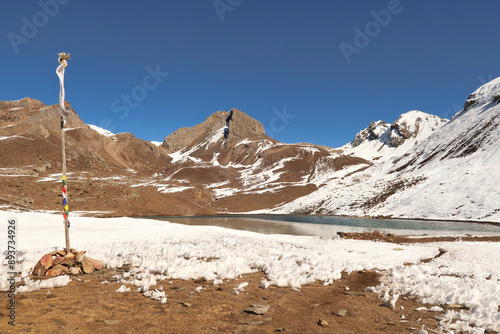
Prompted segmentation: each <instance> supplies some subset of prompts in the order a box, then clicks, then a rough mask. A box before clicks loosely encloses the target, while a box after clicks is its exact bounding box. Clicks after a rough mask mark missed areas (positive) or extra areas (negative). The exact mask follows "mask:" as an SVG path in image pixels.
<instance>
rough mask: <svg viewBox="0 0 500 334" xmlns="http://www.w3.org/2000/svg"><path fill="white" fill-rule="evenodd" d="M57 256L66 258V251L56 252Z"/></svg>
mask: <svg viewBox="0 0 500 334" xmlns="http://www.w3.org/2000/svg"><path fill="white" fill-rule="evenodd" d="M56 254H57V255H60V256H66V251H65V250H58V251H57V252H56Z"/></svg>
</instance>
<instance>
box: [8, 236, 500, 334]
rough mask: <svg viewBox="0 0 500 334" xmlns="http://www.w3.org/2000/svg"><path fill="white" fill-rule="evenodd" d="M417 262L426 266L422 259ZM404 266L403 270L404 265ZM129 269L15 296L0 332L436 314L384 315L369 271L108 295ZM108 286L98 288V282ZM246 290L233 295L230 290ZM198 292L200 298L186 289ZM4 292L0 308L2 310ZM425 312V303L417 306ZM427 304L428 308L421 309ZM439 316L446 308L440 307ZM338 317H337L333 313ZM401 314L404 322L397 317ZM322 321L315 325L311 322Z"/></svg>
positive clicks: (293, 324)
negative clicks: (262, 309) (296, 283)
mask: <svg viewBox="0 0 500 334" xmlns="http://www.w3.org/2000/svg"><path fill="white" fill-rule="evenodd" d="M343 237H348V238H355V239H365V240H383V241H389V242H395V243H407V242H432V241H456V240H455V239H453V238H451V237H450V238H448V237H446V238H441V237H439V238H432V237H422V238H413V237H412V238H407V237H405V236H394V235H388V236H387V235H384V234H381V233H380V235H379V234H378V233H346V234H345V235H343ZM463 240H467V241H496V242H498V241H500V237H493V238H491V237H467V238H463ZM425 261H427V262H428V261H432V259H426V260H425ZM409 265H411V264H409ZM127 270H129V268H119V269H113V270H108V269H104V270H101V271H97V272H94V273H93V274H85V275H79V276H73V277H72V282H70V283H69V285H68V286H66V287H61V288H57V289H51V290H50V294H48V290H41V291H38V292H32V293H24V294H20V295H17V296H16V315H17V316H16V327H15V328H14V327H12V326H10V325H8V321H9V319H8V318H7V316H6V312H5V311H4V310H5V308H3V310H2V311H1V313H0V333H278V332H284V333H368V334H369V333H414V332H416V331H417V330H418V329H420V328H421V325H422V324H425V325H426V328H427V329H435V328H436V325H437V323H438V320H437V319H436V318H437V317H439V315H440V313H439V312H430V311H416V310H415V309H416V308H418V307H421V306H423V305H422V304H420V303H419V301H418V300H415V299H408V298H406V297H403V298H400V299H399V300H398V302H397V307H396V309H394V310H391V309H389V308H387V307H384V306H381V300H380V299H379V298H378V295H377V294H375V293H371V292H367V291H366V290H365V289H366V288H367V287H370V286H376V285H378V277H379V276H378V274H377V273H376V272H374V271H362V272H354V273H350V274H347V273H343V274H342V279H340V280H338V281H335V282H334V283H333V284H332V285H329V286H323V285H322V284H320V283H318V282H317V283H314V284H312V285H310V286H303V287H302V289H301V290H300V291H295V290H292V289H290V288H279V287H269V288H268V289H266V290H264V289H261V288H259V284H260V281H261V280H262V279H263V278H264V277H265V274H264V273H263V272H257V273H255V274H251V275H244V276H242V277H240V278H239V279H238V280H225V281H224V282H225V284H224V285H222V286H214V285H213V284H212V283H213V282H212V281H203V280H201V279H200V280H187V281H183V280H173V281H168V280H166V281H162V282H160V283H159V285H158V286H156V287H155V288H159V286H160V285H161V286H162V287H163V289H164V290H165V291H166V294H167V303H166V304H160V303H159V302H158V301H153V300H151V299H148V298H145V297H144V296H142V294H141V293H139V292H129V293H116V292H115V290H116V289H118V288H119V287H120V284H119V283H117V282H116V279H114V278H113V276H114V275H120V274H122V273H123V272H125V271H127ZM105 280H107V281H109V282H111V283H109V284H101V283H102V282H103V281H105ZM242 282H248V283H249V284H248V286H247V287H246V288H245V289H244V291H243V292H240V294H239V295H234V294H233V288H235V287H236V286H237V285H238V284H240V283H242ZM199 286H203V287H204V289H203V290H201V293H196V292H194V290H195V289H196V288H197V287H199ZM8 301H9V300H8V298H7V294H6V293H2V294H1V295H0V304H1V305H5V306H7V305H8ZM251 304H259V305H269V306H270V308H269V310H268V311H267V313H266V314H265V315H252V314H248V313H245V312H244V310H245V309H246V308H247V307H249V305H251ZM424 306H425V305H424ZM427 306H429V305H427ZM442 307H443V308H444V309H445V310H446V309H449V307H447V306H444V305H442ZM342 309H344V310H346V311H347V313H346V314H345V316H339V315H337V314H336V313H338V312H339V311H340V310H342ZM403 315H404V318H402V316H403ZM320 319H321V320H323V321H326V323H327V325H326V326H320V325H319V324H318V322H319V320H320Z"/></svg>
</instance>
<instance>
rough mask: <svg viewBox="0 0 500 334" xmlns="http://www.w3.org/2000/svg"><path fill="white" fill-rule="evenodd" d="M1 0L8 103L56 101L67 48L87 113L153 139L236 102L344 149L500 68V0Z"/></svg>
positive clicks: (269, 121) (453, 100)
mask: <svg viewBox="0 0 500 334" xmlns="http://www.w3.org/2000/svg"><path fill="white" fill-rule="evenodd" d="M2 5H3V10H2V13H1V14H0V19H1V21H0V22H1V23H0V27H1V31H0V36H1V48H0V64H1V71H0V73H1V80H0V83H1V91H0V100H17V99H20V98H23V97H26V96H29V97H31V98H35V99H39V100H41V101H42V102H44V103H45V104H49V105H51V104H56V103H57V102H58V94H59V85H58V79H57V77H56V74H55V69H56V67H57V65H58V63H57V53H58V52H62V51H65V52H71V56H72V59H71V60H70V62H69V66H68V67H67V70H66V99H67V100H68V101H69V102H70V103H71V105H72V107H73V108H74V109H75V110H76V111H77V112H78V114H79V115H80V117H81V118H82V119H83V120H84V121H85V122H86V123H89V124H96V125H100V126H102V127H104V128H107V129H109V130H111V131H113V132H132V133H134V134H135V135H136V136H137V137H139V138H142V139H146V140H158V141H162V140H163V139H164V138H165V136H167V135H168V134H170V133H171V132H173V131H175V130H176V129H178V128H180V127H184V126H193V125H195V124H198V123H201V122H202V121H204V120H205V119H206V118H207V117H208V116H209V115H211V114H212V113H214V112H215V111H217V110H229V109H231V108H233V107H234V108H238V109H240V110H242V111H244V112H246V113H247V114H249V115H250V116H252V117H254V118H256V119H257V120H259V121H260V122H262V123H263V125H264V127H265V128H266V130H267V131H268V132H269V133H270V134H272V136H273V137H274V138H276V139H277V140H280V141H284V142H312V143H315V144H320V145H328V146H332V147H337V146H341V145H343V144H345V143H346V142H348V141H350V140H351V139H352V138H353V137H354V135H355V134H356V132H357V131H359V130H360V129H362V128H364V127H366V126H367V125H368V124H369V123H370V122H371V121H374V120H379V119H382V120H385V121H387V122H393V121H394V120H396V119H397V117H398V116H399V115H400V114H402V113H404V112H406V111H408V110H412V109H419V110H422V111H424V112H428V113H431V114H435V115H439V116H442V117H450V116H451V115H452V114H453V113H454V112H456V111H458V108H459V106H462V105H463V102H464V101H465V99H466V97H467V96H468V94H469V93H471V92H472V91H473V90H475V89H476V88H477V87H478V86H479V85H480V84H481V83H484V82H486V81H489V80H491V79H493V78H496V77H498V76H500V68H499V61H498V56H499V54H500V43H498V31H500V20H498V13H499V12H500V2H498V1H495V0H489V1H487V0H485V1H480V0H478V1H472V0H469V1H456V0H455V1H452V0H443V1H430V0H428V1H424V0H413V1H411V0H401V1H397V0H390V1H368V0H367V1H333V0H332V1H320V0H307V1H305V0H304V1H298V0H274V1H269V0H268V1H263V0H252V1H250V0H216V1H213V0H206V1H205V0H198V1H195V0H183V1H170V0H166V1H152V0H143V1H139V0H121V1H117V0H110V1H94V0H89V1H76V0H42V1H40V2H39V1H22V0H19V1H8V2H6V3H4V4H2ZM30 28H31V29H30ZM33 28H34V29H33ZM359 31H361V33H359ZM341 46H343V47H341ZM343 50H344V51H343ZM346 50H348V51H346ZM353 50H355V51H353ZM346 54H347V55H348V56H347V57H346ZM348 60H349V61H348ZM151 73H156V74H155V75H151ZM167 73H168V74H167ZM127 96H128V99H127Z"/></svg>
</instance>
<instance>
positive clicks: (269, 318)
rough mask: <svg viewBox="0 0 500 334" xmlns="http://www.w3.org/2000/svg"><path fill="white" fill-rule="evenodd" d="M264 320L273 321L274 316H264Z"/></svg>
mask: <svg viewBox="0 0 500 334" xmlns="http://www.w3.org/2000/svg"><path fill="white" fill-rule="evenodd" d="M262 320H264V321H265V322H269V321H273V318H271V317H267V318H264V319H262Z"/></svg>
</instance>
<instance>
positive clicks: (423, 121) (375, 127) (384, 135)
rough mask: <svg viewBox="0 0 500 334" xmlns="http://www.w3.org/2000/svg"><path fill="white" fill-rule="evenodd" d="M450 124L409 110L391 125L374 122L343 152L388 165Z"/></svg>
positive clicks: (346, 146)
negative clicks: (437, 130) (386, 162)
mask: <svg viewBox="0 0 500 334" xmlns="http://www.w3.org/2000/svg"><path fill="white" fill-rule="evenodd" d="M447 122H448V120H447V119H443V118H441V117H438V116H434V115H430V114H427V113H424V112H422V111H418V110H410V111H408V112H407V113H404V114H402V115H401V116H400V117H399V118H398V119H397V120H396V121H395V122H394V123H392V124H389V123H386V122H384V121H377V122H372V123H371V124H370V125H369V126H368V127H367V128H366V129H364V130H362V131H360V132H358V134H357V135H356V137H355V138H354V140H353V141H352V142H350V143H348V144H346V145H345V146H343V147H342V149H344V151H345V153H346V154H350V155H355V156H360V157H363V158H365V159H371V160H382V161H387V160H388V159H390V158H392V157H398V156H402V155H403V154H405V153H406V152H407V151H408V150H410V149H412V148H413V147H414V146H416V145H418V143H420V142H421V141H423V140H424V139H426V138H427V137H429V135H430V134H432V133H433V132H434V131H435V130H436V129H439V128H440V127H441V126H443V125H444V124H446V123H447Z"/></svg>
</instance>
